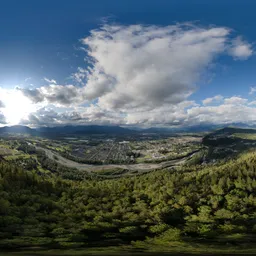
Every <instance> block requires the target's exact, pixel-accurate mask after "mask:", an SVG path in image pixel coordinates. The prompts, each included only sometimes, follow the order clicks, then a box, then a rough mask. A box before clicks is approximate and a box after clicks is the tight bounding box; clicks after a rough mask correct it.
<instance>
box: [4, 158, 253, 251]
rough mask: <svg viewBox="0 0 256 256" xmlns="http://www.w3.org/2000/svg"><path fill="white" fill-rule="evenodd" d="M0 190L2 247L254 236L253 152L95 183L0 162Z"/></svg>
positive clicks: (223, 240) (235, 240)
mask: <svg viewBox="0 0 256 256" xmlns="http://www.w3.org/2000/svg"><path fill="white" fill-rule="evenodd" d="M0 193H1V197H0V205H1V207H0V247H1V248H2V249H7V248H9V249H10V248H11V249H12V248H17V247H26V246H27V247H35V246H39V247H47V248H56V247H64V248H71V247H72V248H76V247H91V246H108V245H121V244H131V243H132V244H133V246H134V247H136V246H138V247H139V248H142V247H145V248H146V247H147V246H149V245H150V246H153V245H161V246H165V245H166V246H169V247H170V246H173V245H174V244H175V243H176V244H177V242H178V243H179V245H181V244H188V243H194V242H196V243H197V244H200V243H203V244H206V246H207V243H210V244H215V245H216V246H217V247H218V248H219V247H220V246H222V245H223V246H226V245H227V243H232V247H235V246H236V245H241V244H242V245H244V246H245V247H246V246H247V247H249V248H250V246H252V245H253V243H255V242H256V240H255V236H256V215H255V212H256V155H255V153H250V154H246V155H244V156H241V157H240V158H239V159H237V160H232V161H229V162H226V163H224V164H222V165H221V164H219V165H218V166H206V167H200V166H194V167H183V169H180V170H178V171H175V172H170V171H156V172H152V173H149V174H146V175H142V176H133V177H128V178H120V179H114V180H98V181H97V180H88V181H69V180H63V179H62V178H60V177H57V176H55V175H53V176H52V177H51V178H50V177H47V176H43V175H38V174H36V173H33V172H32V171H30V172H29V171H26V170H23V169H21V168H19V167H17V166H13V165H10V164H8V163H5V162H1V163H0ZM132 241H136V242H132ZM248 244H249V245H248ZM250 244H251V245H250ZM197 246H198V245H197Z"/></svg>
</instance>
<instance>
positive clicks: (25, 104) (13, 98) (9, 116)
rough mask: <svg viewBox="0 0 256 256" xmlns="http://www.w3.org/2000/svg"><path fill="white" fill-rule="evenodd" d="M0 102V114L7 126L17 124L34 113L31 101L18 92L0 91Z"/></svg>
mask: <svg viewBox="0 0 256 256" xmlns="http://www.w3.org/2000/svg"><path fill="white" fill-rule="evenodd" d="M1 101H2V102H3V103H4V108H3V109H2V112H3V114H4V116H5V118H6V122H7V124H8V125H16V124H19V122H20V121H21V119H23V118H26V117H27V116H28V114H29V113H31V112H33V111H34V107H33V104H32V103H31V101H30V100H29V99H28V98H27V97H25V96H24V95H23V94H22V92H20V91H18V90H8V91H7V90H5V91H3V92H2V91H1Z"/></svg>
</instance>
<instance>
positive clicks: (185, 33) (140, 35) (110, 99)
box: [82, 25, 229, 111]
mask: <svg viewBox="0 0 256 256" xmlns="http://www.w3.org/2000/svg"><path fill="white" fill-rule="evenodd" d="M228 34H229V30H228V29H227V28H209V29H208V28H200V27H196V26H192V25H191V26H189V25H188V26H185V25H174V26H166V27H158V26H142V25H133V26H108V25H106V26H104V27H103V28H101V29H100V30H94V31H92V33H91V36H89V37H87V38H85V39H83V40H82V42H83V43H84V44H85V45H87V46H88V47H89V50H88V52H87V53H88V55H89V56H90V58H91V61H92V63H93V67H92V69H91V70H89V73H88V75H87V76H86V87H85V95H86V97H87V98H88V99H93V98H94V99H96V98H97V99H98V101H99V105H100V106H101V107H103V108H107V109H109V110H115V109H118V110H123V111H126V110H131V109H137V108H143V109H144V108H146V109H154V108H156V107H159V106H161V105H163V104H177V103H179V102H182V101H184V100H186V99H187V97H188V96H189V95H191V94H192V93H193V92H194V91H195V89H196V82H197V81H198V80H199V78H200V76H201V74H202V73H203V72H204V71H205V70H206V69H207V67H208V65H209V64H211V63H212V61H213V59H214V58H215V57H216V56H217V55H218V54H220V53H222V52H224V51H225V47H226V43H227V40H228Z"/></svg>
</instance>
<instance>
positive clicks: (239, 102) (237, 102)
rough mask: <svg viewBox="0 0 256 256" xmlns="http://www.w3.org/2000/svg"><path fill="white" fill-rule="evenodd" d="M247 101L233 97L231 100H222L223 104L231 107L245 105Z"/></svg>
mask: <svg viewBox="0 0 256 256" xmlns="http://www.w3.org/2000/svg"><path fill="white" fill-rule="evenodd" d="M247 101H248V100H247V99H244V98H241V97H237V96H233V97H231V98H226V99H225V100H224V102H225V104H231V105H240V104H245V103H246V102H247Z"/></svg>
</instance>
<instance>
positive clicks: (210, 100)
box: [202, 95, 223, 105]
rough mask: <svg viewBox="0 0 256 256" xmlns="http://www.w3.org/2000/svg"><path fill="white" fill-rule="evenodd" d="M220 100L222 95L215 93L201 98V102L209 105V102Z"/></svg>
mask: <svg viewBox="0 0 256 256" xmlns="http://www.w3.org/2000/svg"><path fill="white" fill-rule="evenodd" d="M222 100H223V96H221V95H216V96H214V97H212V98H206V99H204V100H202V102H203V104H204V105H209V104H211V103H213V102H214V103H216V102H220V101H222Z"/></svg>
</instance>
